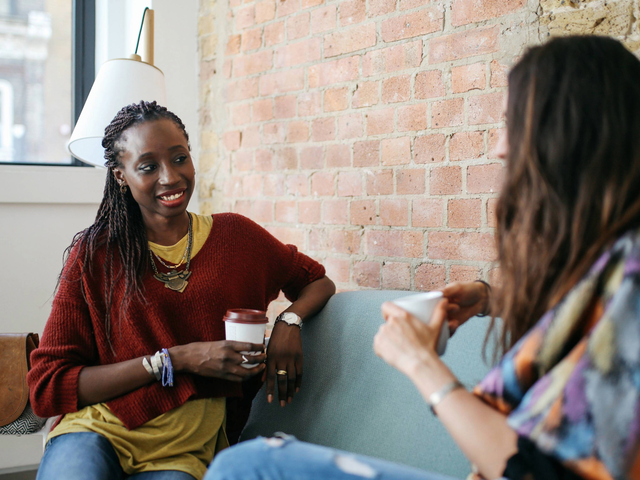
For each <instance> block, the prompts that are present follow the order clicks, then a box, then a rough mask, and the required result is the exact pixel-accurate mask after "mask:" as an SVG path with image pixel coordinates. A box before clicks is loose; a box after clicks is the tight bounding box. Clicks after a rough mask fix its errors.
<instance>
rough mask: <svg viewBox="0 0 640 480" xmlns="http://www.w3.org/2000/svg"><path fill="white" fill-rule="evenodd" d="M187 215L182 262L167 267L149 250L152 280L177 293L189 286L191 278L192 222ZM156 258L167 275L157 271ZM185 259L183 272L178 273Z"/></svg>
mask: <svg viewBox="0 0 640 480" xmlns="http://www.w3.org/2000/svg"><path fill="white" fill-rule="evenodd" d="M187 215H189V231H188V234H187V247H186V249H185V251H184V255H183V256H182V260H180V262H179V263H178V264H176V265H167V264H166V263H164V262H163V261H162V259H161V258H160V257H159V256H158V255H156V253H155V252H154V251H152V250H151V249H149V257H150V258H151V267H152V268H153V272H154V275H153V276H154V278H155V279H156V280H158V281H160V282H162V283H164V286H165V287H166V288H168V289H170V290H173V291H174V292H179V293H182V292H184V289H185V288H187V285H188V284H189V282H188V281H187V279H188V278H189V277H190V276H191V272H190V271H189V265H191V248H192V247H193V220H192V219H191V214H190V213H189V212H187ZM154 257H155V258H154ZM156 258H157V259H158V261H159V262H160V263H161V264H162V265H164V266H165V267H166V268H168V269H169V272H168V273H162V272H159V271H158V267H156V261H155V259H156ZM185 259H186V262H187V264H186V265H185V267H184V270H181V271H178V267H179V266H180V265H182V264H183V263H184V262H185Z"/></svg>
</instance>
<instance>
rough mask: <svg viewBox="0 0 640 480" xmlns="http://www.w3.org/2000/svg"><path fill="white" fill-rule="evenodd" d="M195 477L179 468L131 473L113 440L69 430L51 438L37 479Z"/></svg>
mask: <svg viewBox="0 0 640 480" xmlns="http://www.w3.org/2000/svg"><path fill="white" fill-rule="evenodd" d="M126 478H129V479H135V480H194V477H193V476H191V475H189V474H188V473H185V472H179V471H177V470H163V471H158V472H143V473H138V474H136V475H131V476H128V475H127V474H126V473H124V471H123V470H122V467H121V466H120V461H119V460H118V455H116V451H115V450H114V449H113V447H112V446H111V443H110V442H109V440H107V439H106V438H105V437H103V436H102V435H99V434H97V433H92V432H78V433H67V434H64V435H60V436H58V437H54V438H52V439H51V440H49V441H48V442H47V448H46V450H45V451H44V455H43V456H42V461H41V462H40V467H39V468H38V475H37V477H36V480H61V479H64V480H120V479H126Z"/></svg>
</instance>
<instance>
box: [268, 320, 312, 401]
mask: <svg viewBox="0 0 640 480" xmlns="http://www.w3.org/2000/svg"><path fill="white" fill-rule="evenodd" d="M302 359H303V357H302V339H301V337H300V328H299V327H297V326H295V325H287V324H286V323H285V322H277V323H276V324H275V325H274V327H273V331H272V332H271V339H270V340H269V347H268V348H267V369H266V370H265V372H264V375H263V381H264V380H265V378H266V382H267V401H268V402H269V403H271V402H272V401H273V395H274V390H275V385H277V386H278V399H279V400H280V406H281V407H284V406H285V405H286V404H287V402H288V403H291V400H292V399H293V395H294V394H295V393H296V392H298V391H299V390H300V385H301V384H302ZM278 370H284V371H286V372H287V374H286V375H278V374H277V372H278Z"/></svg>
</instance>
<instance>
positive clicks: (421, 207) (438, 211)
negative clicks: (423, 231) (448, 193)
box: [411, 198, 444, 228]
mask: <svg viewBox="0 0 640 480" xmlns="http://www.w3.org/2000/svg"><path fill="white" fill-rule="evenodd" d="M443 205H444V202H443V200H442V199H441V198H421V199H417V200H413V201H412V202H411V226H412V227H423V228H424V227H441V226H442V225H443V220H442V217H443V215H442V212H443Z"/></svg>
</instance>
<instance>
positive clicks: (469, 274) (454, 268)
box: [449, 265, 481, 283]
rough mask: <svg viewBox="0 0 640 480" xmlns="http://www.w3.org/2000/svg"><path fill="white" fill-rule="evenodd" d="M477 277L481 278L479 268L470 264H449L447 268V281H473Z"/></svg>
mask: <svg viewBox="0 0 640 480" xmlns="http://www.w3.org/2000/svg"><path fill="white" fill-rule="evenodd" d="M479 278H481V272H480V269H479V268H478V267H474V266H472V265H451V270H449V283H453V282H474V281H476V280H477V279H479Z"/></svg>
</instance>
